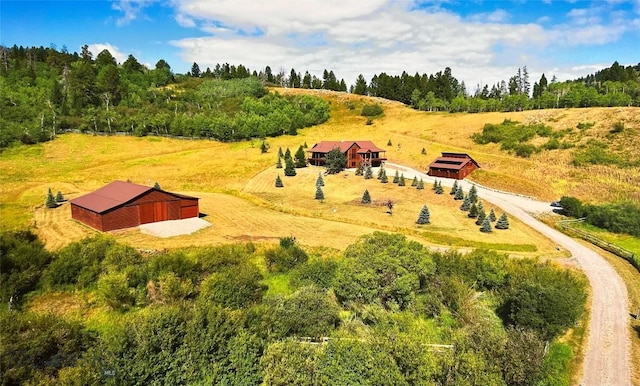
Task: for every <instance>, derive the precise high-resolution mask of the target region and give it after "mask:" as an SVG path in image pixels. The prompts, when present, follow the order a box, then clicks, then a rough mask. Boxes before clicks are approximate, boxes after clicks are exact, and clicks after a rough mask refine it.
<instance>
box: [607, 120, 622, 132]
mask: <svg viewBox="0 0 640 386" xmlns="http://www.w3.org/2000/svg"><path fill="white" fill-rule="evenodd" d="M623 131H624V122H621V121H618V122H616V123H614V124H613V126H612V127H611V130H610V131H609V132H610V133H611V134H617V133H622V132H623Z"/></svg>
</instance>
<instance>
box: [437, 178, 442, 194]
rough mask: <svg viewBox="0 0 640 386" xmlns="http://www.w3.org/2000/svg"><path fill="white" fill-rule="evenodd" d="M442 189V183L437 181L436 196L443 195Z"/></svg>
mask: <svg viewBox="0 0 640 386" xmlns="http://www.w3.org/2000/svg"><path fill="white" fill-rule="evenodd" d="M443 193H444V189H443V188H442V181H438V187H437V188H436V194H443Z"/></svg>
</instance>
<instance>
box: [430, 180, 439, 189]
mask: <svg viewBox="0 0 640 386" xmlns="http://www.w3.org/2000/svg"><path fill="white" fill-rule="evenodd" d="M437 188H438V180H433V186H432V187H431V190H436V189H437Z"/></svg>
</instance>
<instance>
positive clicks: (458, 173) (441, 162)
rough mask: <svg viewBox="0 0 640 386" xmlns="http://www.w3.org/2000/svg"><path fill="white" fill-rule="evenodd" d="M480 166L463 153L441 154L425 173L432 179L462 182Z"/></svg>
mask: <svg viewBox="0 0 640 386" xmlns="http://www.w3.org/2000/svg"><path fill="white" fill-rule="evenodd" d="M479 168H480V165H478V163H477V162H476V161H474V160H473V158H471V156H469V154H465V153H442V156H441V157H438V158H436V160H435V161H433V162H432V163H431V165H429V172H428V173H427V174H428V175H430V176H433V177H444V178H455V179H457V180H462V179H464V178H465V177H466V176H468V175H469V174H471V172H472V171H474V170H476V169H479Z"/></svg>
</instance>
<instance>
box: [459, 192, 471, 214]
mask: <svg viewBox="0 0 640 386" xmlns="http://www.w3.org/2000/svg"><path fill="white" fill-rule="evenodd" d="M469 209H471V199H470V198H469V195H466V196H465V197H464V201H462V205H460V210H463V211H465V212H466V211H468V210H469Z"/></svg>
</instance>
